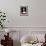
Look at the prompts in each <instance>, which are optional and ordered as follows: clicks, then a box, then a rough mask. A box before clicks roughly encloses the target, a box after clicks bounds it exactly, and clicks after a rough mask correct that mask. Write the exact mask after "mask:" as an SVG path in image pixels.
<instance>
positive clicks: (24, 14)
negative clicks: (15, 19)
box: [20, 6, 28, 16]
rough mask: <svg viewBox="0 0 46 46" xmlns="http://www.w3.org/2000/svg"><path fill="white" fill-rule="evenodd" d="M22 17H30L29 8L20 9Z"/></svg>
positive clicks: (22, 7)
mask: <svg viewBox="0 0 46 46" xmlns="http://www.w3.org/2000/svg"><path fill="white" fill-rule="evenodd" d="M20 16H28V7H27V6H21V7H20Z"/></svg>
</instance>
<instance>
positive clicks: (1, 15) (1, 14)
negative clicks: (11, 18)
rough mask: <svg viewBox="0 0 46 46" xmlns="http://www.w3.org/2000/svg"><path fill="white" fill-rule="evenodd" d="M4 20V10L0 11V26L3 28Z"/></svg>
mask: <svg viewBox="0 0 46 46" xmlns="http://www.w3.org/2000/svg"><path fill="white" fill-rule="evenodd" d="M5 20H6V15H5V13H4V12H2V11H0V27H1V28H3V27H4V22H5Z"/></svg>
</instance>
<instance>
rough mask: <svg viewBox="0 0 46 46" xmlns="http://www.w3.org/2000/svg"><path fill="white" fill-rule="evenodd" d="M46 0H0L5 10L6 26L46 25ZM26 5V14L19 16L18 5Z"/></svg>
mask: <svg viewBox="0 0 46 46" xmlns="http://www.w3.org/2000/svg"><path fill="white" fill-rule="evenodd" d="M45 4H46V0H0V10H2V11H4V12H6V15H7V23H6V27H46V5H45ZM21 6H28V16H20V7H21Z"/></svg>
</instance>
